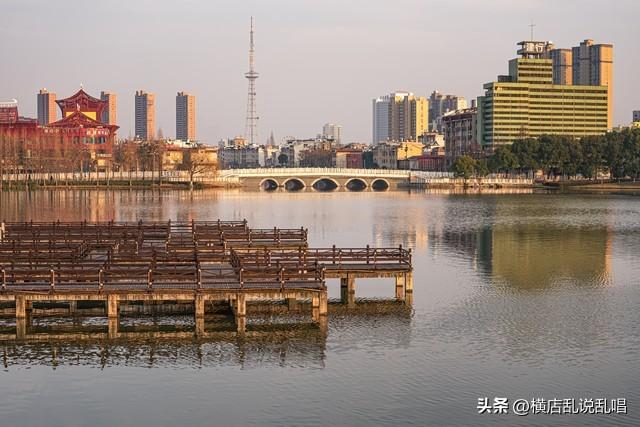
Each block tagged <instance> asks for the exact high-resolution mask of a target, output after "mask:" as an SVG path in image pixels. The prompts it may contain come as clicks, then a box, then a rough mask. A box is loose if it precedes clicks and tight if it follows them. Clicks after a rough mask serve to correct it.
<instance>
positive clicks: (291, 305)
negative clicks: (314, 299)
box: [287, 298, 298, 311]
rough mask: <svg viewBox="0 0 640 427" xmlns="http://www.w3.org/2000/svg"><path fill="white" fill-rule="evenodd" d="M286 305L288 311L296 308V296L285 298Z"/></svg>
mask: <svg viewBox="0 0 640 427" xmlns="http://www.w3.org/2000/svg"><path fill="white" fill-rule="evenodd" d="M287 306H288V307H289V311H293V310H297V309H298V300H297V299H296V298H287Z"/></svg>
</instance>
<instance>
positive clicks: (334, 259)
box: [333, 245, 336, 264]
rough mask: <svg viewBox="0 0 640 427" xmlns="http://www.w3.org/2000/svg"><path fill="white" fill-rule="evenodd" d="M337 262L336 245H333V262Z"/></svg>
mask: <svg viewBox="0 0 640 427" xmlns="http://www.w3.org/2000/svg"><path fill="white" fill-rule="evenodd" d="M335 263H336V245H333V264H335Z"/></svg>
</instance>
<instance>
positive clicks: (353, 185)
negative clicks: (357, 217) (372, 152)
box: [344, 178, 368, 192]
mask: <svg viewBox="0 0 640 427" xmlns="http://www.w3.org/2000/svg"><path fill="white" fill-rule="evenodd" d="M344 186H345V188H346V189H347V190H349V191H355V192H358V191H364V190H366V189H367V187H368V185H367V182H366V181H365V180H364V179H362V178H350V179H348V180H347V182H346V183H345V185H344Z"/></svg>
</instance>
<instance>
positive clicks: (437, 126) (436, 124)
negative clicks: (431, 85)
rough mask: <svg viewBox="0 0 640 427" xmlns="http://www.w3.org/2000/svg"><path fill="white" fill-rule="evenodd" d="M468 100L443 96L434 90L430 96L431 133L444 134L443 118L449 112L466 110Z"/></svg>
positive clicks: (454, 96) (455, 96) (460, 97)
mask: <svg viewBox="0 0 640 427" xmlns="http://www.w3.org/2000/svg"><path fill="white" fill-rule="evenodd" d="M465 108H467V100H466V99H464V98H463V97H462V96H457V95H443V94H442V93H440V92H438V91H437V90H434V91H433V93H431V95H430V96H429V120H430V122H429V131H430V132H440V133H441V132H442V116H443V115H444V114H445V113H447V112H449V111H456V110H464V109H465Z"/></svg>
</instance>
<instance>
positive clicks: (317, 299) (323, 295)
mask: <svg viewBox="0 0 640 427" xmlns="http://www.w3.org/2000/svg"><path fill="white" fill-rule="evenodd" d="M328 304H329V301H328V298H327V291H326V290H325V291H322V292H320V293H317V292H316V293H314V294H313V295H312V296H311V310H312V313H311V315H312V317H313V321H314V322H316V323H319V322H320V320H321V319H322V318H323V317H326V316H327V312H328Z"/></svg>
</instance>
